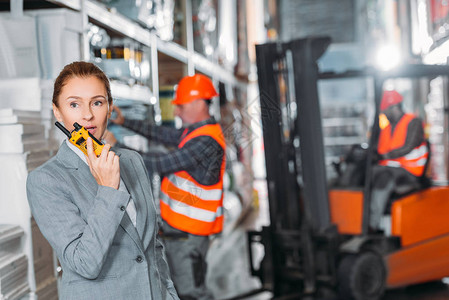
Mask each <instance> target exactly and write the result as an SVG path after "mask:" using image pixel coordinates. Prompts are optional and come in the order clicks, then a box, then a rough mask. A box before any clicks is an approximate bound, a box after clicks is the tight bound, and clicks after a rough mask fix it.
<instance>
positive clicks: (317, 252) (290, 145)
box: [248, 37, 449, 300]
mask: <svg viewBox="0 0 449 300" xmlns="http://www.w3.org/2000/svg"><path fill="white" fill-rule="evenodd" d="M329 44H330V39H329V38H328V37H309V38H305V39H299V40H294V41H291V42H288V43H270V44H264V45H258V46H256V54H257V67H258V77H259V91H260V101H261V115H262V125H263V134H264V140H265V141H269V143H265V159H266V167H267V184H268V197H269V209H270V221H271V223H270V224H271V225H270V226H267V227H264V228H262V231H260V232H256V231H253V232H249V233H248V243H249V249H248V250H249V256H250V267H251V272H252V274H253V275H254V276H258V277H259V278H260V279H261V281H262V284H263V290H269V291H271V292H272V293H273V297H274V298H275V299H276V298H279V299H280V298H282V299H294V298H295V297H296V298H297V297H301V296H303V295H320V294H327V293H329V292H330V293H332V292H334V291H338V292H339V294H340V295H341V297H342V298H343V299H356V300H362V299H370V300H376V299H380V298H381V296H382V295H383V293H384V290H385V289H386V288H394V287H401V286H406V285H410V284H416V283H421V282H426V281H431V280H436V279H440V278H443V277H446V276H449V218H448V217H447V216H448V215H449V200H447V199H449V187H430V188H426V189H423V190H420V191H416V192H413V193H410V194H408V195H407V196H404V197H402V198H400V199H398V200H395V201H394V202H393V204H392V207H391V229H392V230H391V236H386V235H384V234H371V233H369V232H368V224H369V207H370V201H371V199H370V192H371V171H372V163H371V162H372V161H373V160H372V158H373V156H374V154H375V151H376V149H374V146H373V145H376V144H377V143H376V141H377V139H378V136H379V131H380V129H379V119H378V116H379V105H380V99H381V95H382V92H383V83H384V82H385V80H387V79H390V78H422V77H430V78H432V77H437V76H449V66H441V65H406V66H402V67H398V68H396V69H393V70H391V71H378V70H375V69H371V68H367V69H364V70H362V71H360V70H356V71H346V72H344V73H338V74H337V73H332V72H327V73H320V72H319V70H318V67H317V64H316V61H317V60H318V59H319V57H320V56H321V55H322V54H323V53H324V52H325V50H326V49H327V47H328V45H329ZM350 77H371V78H373V80H374V98H375V103H376V105H375V107H376V111H375V116H374V122H373V126H372V130H371V136H370V142H369V147H368V150H367V160H366V170H365V172H366V173H365V174H366V176H365V185H364V187H363V190H343V189H341V190H337V189H334V190H330V191H329V190H328V187H327V182H326V175H325V165H324V150H323V135H322V128H321V115H320V109H319V101H318V91H317V81H318V80H325V79H337V78H350ZM292 103H294V106H292V105H291V104H292ZM292 107H293V108H295V109H292ZM429 150H430V149H429ZM254 243H261V244H262V245H263V246H264V249H265V256H264V258H263V260H262V262H261V264H260V266H259V268H257V269H256V268H255V266H254V265H253V253H252V247H251V246H252V244H254Z"/></svg>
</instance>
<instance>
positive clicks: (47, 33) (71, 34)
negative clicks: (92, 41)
mask: <svg viewBox="0 0 449 300" xmlns="http://www.w3.org/2000/svg"><path fill="white" fill-rule="evenodd" d="M25 13H26V14H27V15H29V16H32V17H34V18H35V20H36V28H37V32H38V35H37V37H38V46H39V62H40V65H41V67H42V70H41V71H42V78H44V79H55V78H56V77H57V76H58V74H59V72H60V71H61V70H62V68H63V67H64V66H65V65H66V64H68V63H71V62H73V61H78V60H81V40H82V29H83V17H82V14H81V13H80V12H75V11H73V10H69V9H64V8H61V9H40V10H33V11H31V10H28V11H26V12H25Z"/></svg>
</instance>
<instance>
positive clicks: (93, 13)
mask: <svg viewBox="0 0 449 300" xmlns="http://www.w3.org/2000/svg"><path fill="white" fill-rule="evenodd" d="M48 2H52V3H55V4H58V5H62V6H65V7H68V8H71V9H74V10H78V11H81V12H84V13H85V14H86V15H87V16H88V17H90V18H92V19H93V20H95V21H97V22H99V23H101V24H103V25H104V26H106V27H108V28H110V29H112V30H115V31H118V32H120V33H122V34H124V35H126V36H128V37H130V38H132V39H134V40H136V41H137V42H139V43H142V44H143V45H146V46H148V47H156V48H157V50H158V51H160V52H162V53H164V54H166V55H168V56H171V57H173V58H175V59H177V60H179V61H181V62H183V63H186V64H188V68H189V69H190V68H194V69H196V70H198V71H200V72H202V73H204V74H206V75H209V76H211V77H212V78H214V79H216V80H219V81H222V82H224V83H227V84H230V85H233V86H237V87H241V88H244V87H245V86H246V84H245V83H244V82H242V81H239V80H238V79H237V78H236V77H235V76H234V75H233V74H232V73H231V72H230V71H228V70H227V69H225V68H223V67H222V66H220V65H218V64H217V63H215V62H213V61H210V60H209V59H207V58H206V57H204V56H203V55H201V54H199V53H196V52H194V51H192V50H190V49H189V50H188V49H186V48H184V47H182V46H180V45H178V44H176V43H174V42H168V41H164V40H162V39H160V38H159V37H157V36H156V34H155V33H154V32H152V31H150V30H149V29H147V28H143V27H142V26H140V25H139V24H137V23H136V22H134V21H132V20H129V19H128V18H126V17H124V16H122V15H120V14H119V13H116V12H113V11H112V10H110V9H108V8H107V7H106V6H104V5H103V4H101V3H98V2H95V1H92V0H48ZM155 44H156V45H155ZM190 64H192V66H190ZM154 92H155V91H154ZM155 94H156V92H155Z"/></svg>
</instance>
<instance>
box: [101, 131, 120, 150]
mask: <svg viewBox="0 0 449 300" xmlns="http://www.w3.org/2000/svg"><path fill="white" fill-rule="evenodd" d="M103 140H104V141H105V142H106V143H107V144H110V145H111V146H112V147H114V146H115V144H117V138H116V137H115V135H114V134H113V133H112V132H110V131H109V130H105V131H104V134H103Z"/></svg>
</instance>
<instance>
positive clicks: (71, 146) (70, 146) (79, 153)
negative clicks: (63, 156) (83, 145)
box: [64, 139, 88, 164]
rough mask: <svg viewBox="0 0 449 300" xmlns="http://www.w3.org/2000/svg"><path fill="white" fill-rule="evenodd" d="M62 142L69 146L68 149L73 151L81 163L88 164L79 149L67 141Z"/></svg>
mask: <svg viewBox="0 0 449 300" xmlns="http://www.w3.org/2000/svg"><path fill="white" fill-rule="evenodd" d="M64 142H65V143H66V144H67V146H69V148H70V149H72V150H73V152H75V153H76V155H78V156H79V158H81V160H82V161H84V162H85V163H86V164H88V163H87V158H86V155H84V153H83V151H81V150H80V149H78V147H76V146H75V145H73V144H72V143H70V142H69V140H68V139H66V140H64Z"/></svg>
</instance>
